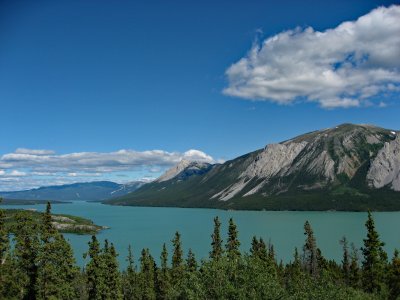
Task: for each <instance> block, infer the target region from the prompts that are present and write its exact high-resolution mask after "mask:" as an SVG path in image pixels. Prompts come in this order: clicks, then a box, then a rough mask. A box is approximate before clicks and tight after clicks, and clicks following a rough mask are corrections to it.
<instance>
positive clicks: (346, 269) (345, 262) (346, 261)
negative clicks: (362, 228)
mask: <svg viewBox="0 0 400 300" xmlns="http://www.w3.org/2000/svg"><path fill="white" fill-rule="evenodd" d="M340 244H341V245H342V247H343V258H342V272H343V278H344V282H345V283H346V284H347V285H348V284H349V281H350V280H349V279H350V254H349V246H348V242H347V239H346V237H345V236H344V237H343V238H342V239H341V240H340Z"/></svg>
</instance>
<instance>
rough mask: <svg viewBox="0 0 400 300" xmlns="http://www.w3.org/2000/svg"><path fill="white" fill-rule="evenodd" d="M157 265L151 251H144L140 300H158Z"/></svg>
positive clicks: (141, 266) (140, 275)
mask: <svg viewBox="0 0 400 300" xmlns="http://www.w3.org/2000/svg"><path fill="white" fill-rule="evenodd" d="M154 282H155V263H154V259H153V257H152V256H151V255H150V252H149V249H143V250H142V253H141V257H140V273H139V299H149V300H150V299H156V292H155V286H154Z"/></svg>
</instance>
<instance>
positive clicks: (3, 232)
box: [0, 198, 9, 265]
mask: <svg viewBox="0 0 400 300" xmlns="http://www.w3.org/2000/svg"><path fill="white" fill-rule="evenodd" d="M2 201H3V199H2V198H0V204H1V202H2ZM5 220H6V214H5V212H4V211H3V209H0V265H3V264H4V263H5V261H6V259H7V257H6V254H7V252H8V248H9V236H8V232H7V229H6V222H5Z"/></svg>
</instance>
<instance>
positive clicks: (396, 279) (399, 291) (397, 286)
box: [389, 249, 400, 299]
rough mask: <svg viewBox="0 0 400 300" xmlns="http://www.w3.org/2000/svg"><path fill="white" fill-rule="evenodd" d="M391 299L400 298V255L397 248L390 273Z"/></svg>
mask: <svg viewBox="0 0 400 300" xmlns="http://www.w3.org/2000/svg"><path fill="white" fill-rule="evenodd" d="M389 289H390V299H399V298H400V257H399V251H398V250H397V249H396V250H395V251H394V255H393V258H392V263H391V265H390V273H389Z"/></svg>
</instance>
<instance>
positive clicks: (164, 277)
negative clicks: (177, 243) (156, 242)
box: [156, 243, 171, 299]
mask: <svg viewBox="0 0 400 300" xmlns="http://www.w3.org/2000/svg"><path fill="white" fill-rule="evenodd" d="M160 261H161V268H160V269H159V270H158V272H157V286H156V291H157V299H167V295H168V291H169V289H170V283H171V282H170V281H171V279H170V274H169V269H168V251H167V246H166V245H165V243H164V244H163V249H162V252H161V256H160Z"/></svg>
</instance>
